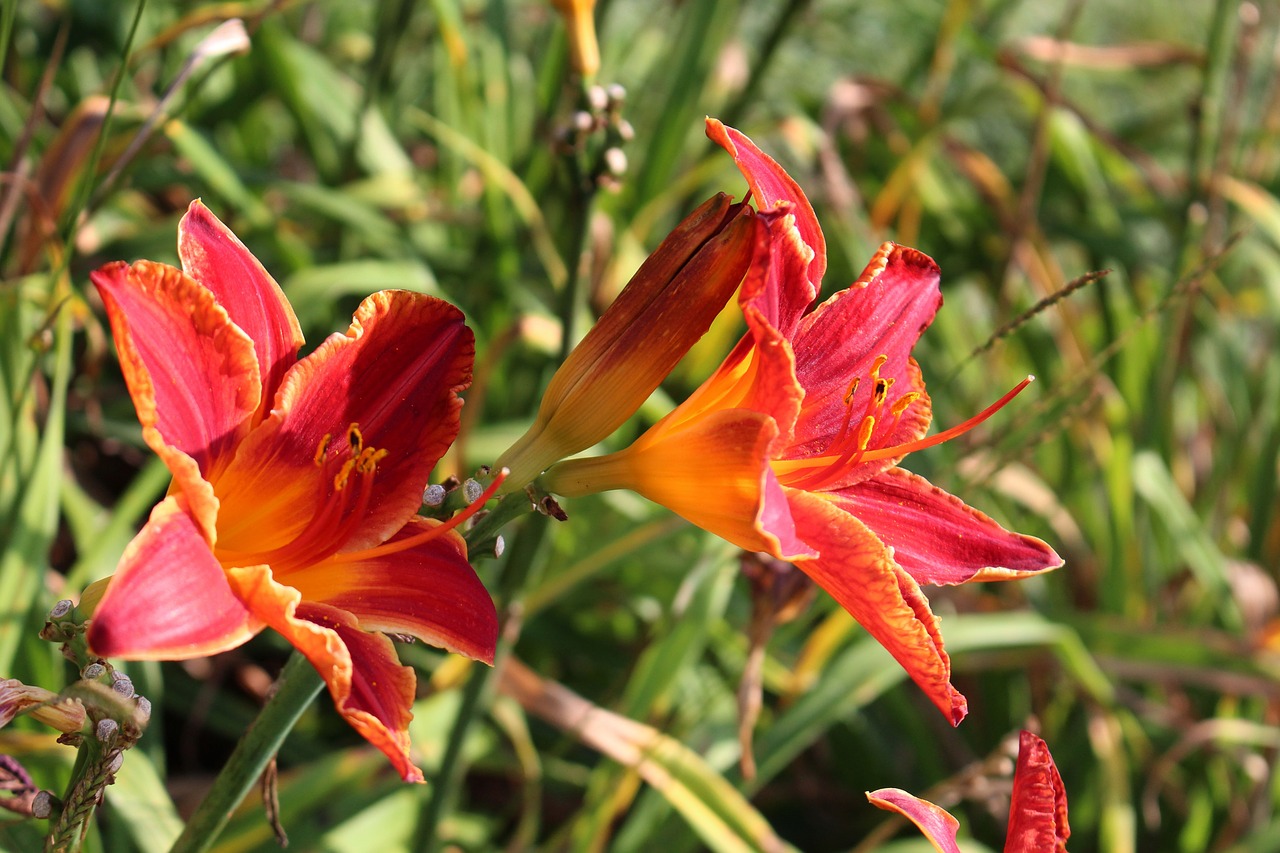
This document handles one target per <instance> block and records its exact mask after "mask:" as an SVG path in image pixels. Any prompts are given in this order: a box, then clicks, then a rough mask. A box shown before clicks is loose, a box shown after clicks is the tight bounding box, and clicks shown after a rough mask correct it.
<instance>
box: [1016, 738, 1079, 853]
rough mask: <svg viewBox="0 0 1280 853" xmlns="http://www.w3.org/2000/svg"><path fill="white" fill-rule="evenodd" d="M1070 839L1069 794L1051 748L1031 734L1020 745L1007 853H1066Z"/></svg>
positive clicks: (1021, 740) (1022, 739) (1020, 741)
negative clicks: (1053, 852) (1059, 773)
mask: <svg viewBox="0 0 1280 853" xmlns="http://www.w3.org/2000/svg"><path fill="white" fill-rule="evenodd" d="M1070 836H1071V827H1070V826H1068V825H1067V791H1066V788H1064V787H1063V785H1062V777H1061V776H1059V775H1058V768H1057V767H1056V766H1055V765H1054V763H1053V756H1052V755H1050V754H1049V747H1048V746H1047V745H1045V742H1044V741H1043V740H1041V739H1040V738H1038V737H1036V736H1035V735H1033V734H1032V733H1031V732H1023V733H1022V735H1021V737H1020V739H1019V742H1018V769H1017V771H1016V772H1015V773H1014V776H1013V801H1012V802H1011V803H1010V804H1009V834H1008V836H1007V837H1006V838H1005V843H1004V850H1005V853H1050V851H1056V853H1066V849H1067V839H1068V838H1069V837H1070Z"/></svg>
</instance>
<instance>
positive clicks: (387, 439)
mask: <svg viewBox="0 0 1280 853" xmlns="http://www.w3.org/2000/svg"><path fill="white" fill-rule="evenodd" d="M474 355H475V343H474V338H473V336H472V334H471V330H470V329H468V328H467V327H466V326H465V325H464V324H463V317H462V313H461V312H460V311H459V310H458V309H457V308H454V307H453V306H452V305H450V304H448V303H447V302H444V301H442V300H440V299H435V298H434V297H430V296H423V295H421V294H416V293H409V292H406V291H381V292H379V293H375V294H373V295H372V296H369V297H368V298H366V299H365V300H364V302H362V303H361V304H360V308H359V309H358V310H357V311H356V315H355V318H354V320H353V321H352V324H351V328H350V329H349V330H348V331H347V333H346V334H345V335H342V334H334V335H330V336H329V338H328V339H327V340H326V341H325V342H324V343H323V344H321V345H320V346H319V347H318V348H317V349H316V351H315V352H313V353H312V354H311V355H309V356H307V357H306V358H304V359H302V360H301V361H299V362H298V363H297V364H295V365H294V366H293V368H292V369H291V370H290V371H289V373H288V375H287V376H286V377H285V381H284V385H283V387H282V388H281V392H280V394H279V396H278V398H277V403H276V408H275V409H274V410H273V411H272V413H271V416H270V417H269V418H267V420H266V421H264V422H263V424H262V425H261V426H260V427H259V428H258V429H256V430H254V431H253V432H252V433H250V435H249V436H248V438H246V439H245V441H244V442H243V444H242V445H241V446H240V449H239V452H238V453H237V454H236V458H235V461H234V463H233V464H232V465H231V466H230V467H229V468H228V469H227V471H226V472H225V473H224V475H223V476H222V478H221V479H220V480H219V481H218V483H217V488H218V496H219V497H220V498H221V500H222V509H221V513H220V515H219V517H218V536H219V541H220V544H225V545H226V547H227V549H229V550H234V551H238V552H241V553H252V552H259V553H261V552H266V551H269V550H271V549H275V548H281V547H284V546H289V547H293V545H294V544H296V546H297V549H298V552H297V556H298V557H299V559H301V558H302V555H303V552H305V554H307V555H310V557H312V558H311V559H307V560H305V562H315V561H317V560H319V559H323V558H324V557H326V556H328V555H329V554H332V553H334V551H336V550H338V549H346V550H358V549H361V548H367V547H371V546H373V545H377V544H379V543H380V542H382V541H383V540H385V539H386V538H387V537H389V536H391V535H392V534H393V533H395V532H396V531H398V530H399V529H400V528H401V527H403V526H404V524H405V522H406V521H407V520H408V519H409V517H410V516H412V515H413V514H414V513H415V512H416V511H417V509H418V507H419V506H420V505H421V500H422V487H423V485H425V484H426V482H427V478H428V477H429V476H430V473H431V469H432V468H434V467H435V465H436V463H437V462H438V461H439V460H440V457H441V456H442V455H443V454H444V452H445V450H447V449H448V447H449V445H450V444H451V443H452V442H453V439H454V438H455V437H456V436H457V434H458V410H459V409H460V408H461V406H462V401H461V400H460V399H459V397H458V392H459V391H461V390H462V389H464V388H466V387H467V385H469V384H470V382H471V363H472V360H473V358H474ZM353 423H354V424H358V425H359V427H360V430H361V433H362V435H363V443H364V446H365V447H374V448H378V449H380V450H385V451H386V456H385V457H384V458H383V459H382V461H381V462H379V463H378V465H377V470H376V472H375V473H373V474H372V476H373V477H374V480H373V484H372V486H371V489H372V491H371V494H370V498H369V501H368V504H367V506H366V507H365V508H364V509H363V510H362V511H361V512H360V514H359V516H358V517H347V518H345V519H344V520H343V523H342V524H341V525H324V526H322V527H321V529H315V526H314V525H312V526H311V529H308V525H309V524H310V523H311V522H312V521H313V520H314V519H316V518H317V517H320V513H321V509H322V508H323V506H324V505H325V504H326V503H327V502H329V501H334V500H338V499H339V498H340V496H339V495H338V494H337V491H338V490H337V488H336V487H335V483H334V482H333V473H334V472H333V470H331V467H330V466H318V465H316V464H315V461H316V458H317V450H318V448H320V447H321V445H324V446H325V447H326V448H327V452H326V457H327V458H329V459H339V460H341V459H344V458H347V457H348V456H350V454H351V450H352V448H351V445H350V443H349V440H348V432H347V429H348V426H350V425H351V424H353ZM326 436H327V437H328V438H327V441H326ZM349 487H350V486H349ZM303 531H306V532H307V538H308V541H305V542H301V541H299V542H295V539H296V538H297V537H299V534H301V533H303ZM291 543H293V544H291ZM281 559H283V560H284V561H285V562H290V561H289V560H288V559H287V558H280V557H275V558H273V559H271V560H270V561H268V560H259V561H257V562H271V563H272V564H273V565H274V564H276V563H277V562H278V560H281ZM294 562H296V561H294ZM241 564H242V565H247V564H249V563H241Z"/></svg>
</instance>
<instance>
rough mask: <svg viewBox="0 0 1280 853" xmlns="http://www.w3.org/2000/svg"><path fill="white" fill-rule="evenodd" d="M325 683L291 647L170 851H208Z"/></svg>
mask: <svg viewBox="0 0 1280 853" xmlns="http://www.w3.org/2000/svg"><path fill="white" fill-rule="evenodd" d="M322 686H324V682H323V681H321V680H320V675H319V673H317V672H316V670H315V668H314V667H313V666H311V663H310V662H309V661H308V660H307V659H306V658H305V657H303V656H302V653H301V652H298V651H295V652H294V653H293V654H292V655H291V656H290V657H289V661H288V663H286V664H285V665H284V669H283V670H281V672H280V678H279V679H278V680H277V682H276V692H275V694H274V695H272V696H271V698H270V699H268V700H267V704H266V705H264V706H263V708H262V711H261V713H259V714H258V718H257V719H256V720H255V721H254V722H253V724H252V725H251V726H250V727H249V730H248V731H247V732H245V733H244V737H242V738H241V739H240V742H239V743H238V744H236V748H235V751H234V752H232V753H231V757H230V758H229V759H227V763H226V766H225V767H223V768H222V772H221V773H219V774H218V778H217V779H215V780H214V782H213V788H211V789H210V790H209V793H208V794H206V795H205V798H204V801H203V802H201V803H200V805H199V806H198V807H197V808H196V811H195V814H193V815H192V816H191V820H189V821H187V826H186V828H185V829H183V830H182V835H180V836H178V840H177V841H175V842H174V843H173V847H172V848H170V851H169V853H198V851H203V850H208V849H209V847H211V846H212V845H213V842H214V841H215V840H216V839H217V837H218V834H219V833H221V832H222V830H223V828H224V827H225V826H226V825H227V820H228V819H229V818H230V817H231V812H232V811H233V810H234V809H235V808H236V806H238V805H239V804H240V801H241V800H243V799H244V795H245V794H247V793H248V792H249V788H251V787H252V786H253V783H254V782H255V781H256V780H257V779H258V777H259V776H261V775H262V771H263V769H264V768H266V766H267V762H268V761H269V760H270V759H271V756H273V755H275V754H276V751H277V750H278V749H279V748H280V744H282V743H283V742H284V738H285V735H287V734H288V733H289V731H290V730H291V729H292V728H293V725H294V723H296V722H297V721H298V717H300V716H302V712H303V711H304V710H306V708H307V706H308V705H310V704H311V700H312V699H314V698H316V694H317V693H319V692H320V688H321V687H322Z"/></svg>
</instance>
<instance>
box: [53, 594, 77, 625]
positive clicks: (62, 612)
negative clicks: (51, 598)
mask: <svg viewBox="0 0 1280 853" xmlns="http://www.w3.org/2000/svg"><path fill="white" fill-rule="evenodd" d="M73 607H75V604H73V603H72V601H71V599H69V598H64V599H62V600H61V601H59V602H58V603H57V604H55V605H53V608H52V609H50V610H49V620H50V621H53V620H54V619H61V618H62V617H63V616H66V615H67V614H68V613H70V612H71V608H73Z"/></svg>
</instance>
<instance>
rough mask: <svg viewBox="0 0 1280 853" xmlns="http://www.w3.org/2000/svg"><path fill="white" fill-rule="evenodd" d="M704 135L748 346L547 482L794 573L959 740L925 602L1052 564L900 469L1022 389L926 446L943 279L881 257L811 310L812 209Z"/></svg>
mask: <svg viewBox="0 0 1280 853" xmlns="http://www.w3.org/2000/svg"><path fill="white" fill-rule="evenodd" d="M707 133H708V135H709V136H710V137H711V138H712V139H713V140H715V141H716V142H717V143H719V144H720V145H721V146H723V147H724V148H725V149H726V150H727V151H728V152H729V153H730V154H731V155H732V156H733V157H734V160H735V161H736V163H737V164H738V167H739V168H740V169H741V171H742V173H743V174H744V175H745V176H746V178H747V182H748V184H749V186H750V188H751V193H752V195H753V196H754V197H755V199H756V201H757V204H758V205H759V207H760V209H761V212H760V214H759V218H760V219H761V221H762V222H763V223H764V225H765V227H766V228H767V230H768V236H769V239H767V240H765V241H763V242H761V243H758V244H757V245H758V251H757V256H756V257H755V259H754V260H753V262H752V266H751V269H750V270H749V271H748V273H747V277H746V279H745V280H744V282H743V284H742V287H741V289H740V291H739V295H738V301H739V304H740V306H741V308H742V312H743V315H744V317H745V319H746V322H747V329H748V331H747V333H746V335H745V336H744V337H743V339H742V340H741V341H739V343H738V345H737V347H736V348H735V349H734V350H733V351H732V352H731V353H730V354H729V356H728V358H727V359H726V360H725V362H724V363H723V364H722V365H721V366H720V368H719V369H718V370H717V371H716V372H715V373H714V374H713V375H712V376H711V378H709V379H708V380H707V381H706V382H705V383H704V384H703V385H702V386H701V387H700V388H699V389H698V390H697V391H695V392H694V393H693V395H692V396H690V397H689V399H688V400H686V401H685V402H684V403H683V404H681V405H680V406H678V407H677V408H676V409H675V410H674V411H672V412H671V413H670V414H669V415H667V416H666V417H665V418H663V419H662V420H661V421H659V422H658V423H657V424H655V425H654V426H653V427H652V428H651V429H649V430H648V432H646V433H645V434H644V435H642V436H641V437H640V438H639V439H637V440H636V441H635V443H633V444H632V445H631V446H630V447H628V448H626V449H625V450H622V451H619V452H617V453H613V454H610V455H607V456H603V457H597V458H588V459H571V460H568V461H566V462H562V463H560V464H559V465H556V466H554V467H552V468H551V469H550V470H548V471H547V473H546V475H545V476H544V477H543V478H542V480H541V481H540V482H541V484H542V485H543V486H544V487H546V488H547V489H548V490H550V491H552V492H555V493H557V494H560V495H564V496H566V497H576V496H580V495H584V494H589V493H591V492H596V491H603V490H605V489H619V488H624V489H631V490H633V491H636V492H639V493H640V494H642V495H645V496H646V497H648V498H650V499H652V500H654V501H656V502H658V503H661V504H663V505H665V506H667V507H669V508H670V509H672V510H674V511H675V512H677V513H679V514H680V515H682V516H684V517H685V518H686V519H688V520H689V521H691V522H693V523H694V524H697V525H698V526H700V527H702V528H704V529H706V530H709V531H711V532H713V533H716V534H718V535H719V536H722V537H723V538H725V539H727V540H729V541H730V542H732V543H734V544H735V545H738V546H740V547H742V548H745V549H747V550H750V551H764V552H767V553H769V554H771V555H773V556H774V557H778V558H781V559H785V560H789V561H791V562H794V563H795V564H796V565H798V566H799V567H800V568H801V569H803V570H804V571H805V572H806V573H808V574H809V576H810V577H812V578H813V579H814V580H815V581H816V582H817V583H818V585H820V586H821V587H823V588H824V589H826V590H827V591H828V592H829V593H831V594H832V595H833V596H834V597H835V598H836V600H837V601H838V602H839V603H840V604H841V606H843V607H844V608H845V609H846V610H847V611H848V612H849V613H850V614H852V615H853V616H854V618H856V619H857V620H858V621H859V622H860V623H862V625H863V626H864V627H865V628H866V629H867V630H868V631H869V632H870V633H871V634H872V635H873V636H874V637H875V638H876V639H877V640H879V642H880V643H881V644H882V645H884V647H885V648H886V649H888V650H889V652H890V653H891V654H893V656H894V657H895V658H897V660H898V661H899V663H901V664H902V666H903V667H904V668H905V669H906V670H907V672H908V674H910V675H911V677H912V678H913V679H914V680H915V681H916V682H917V684H919V685H920V686H921V687H922V688H923V689H924V690H925V692H926V693H927V694H928V695H929V697H930V698H931V699H932V700H933V702H934V703H935V704H936V705H938V707H939V708H940V709H941V710H942V712H943V713H944V714H946V716H947V717H948V719H950V720H951V722H952V723H953V724H954V723H958V722H959V721H960V720H961V719H963V717H964V715H965V713H966V712H967V706H966V703H965V699H964V697H963V696H962V695H960V693H959V692H957V691H956V690H955V688H953V687H952V685H951V664H950V660H949V658H948V657H947V654H946V652H945V651H944V650H943V645H942V636H941V633H940V632H939V627H938V620H937V619H936V617H935V616H934V615H933V613H932V612H931V611H930V610H929V604H928V601H927V600H926V599H925V597H924V594H923V593H922V592H921V590H920V584H922V583H938V584H958V583H964V582H966V581H971V580H997V579H1007V578H1015V577H1022V576H1025V575H1028V574H1033V573H1035V572H1040V571H1044V570H1045V569H1050V568H1054V567H1056V566H1059V565H1061V564H1062V560H1061V559H1060V558H1059V557H1058V555H1057V554H1056V553H1054V551H1053V549H1052V548H1050V547H1049V546H1048V545H1046V544H1045V543H1044V542H1041V541H1040V540H1039V539H1034V538H1032V537H1030V536H1021V535H1019V534H1016V533H1011V532H1009V531H1007V530H1005V529H1004V528H1002V527H1000V525H998V524H997V523H996V522H995V521H993V520H992V519H990V518H988V517H987V516H986V515H983V514H982V513H980V512H978V511H977V510H975V509H973V508H971V507H969V506H966V505H965V504H964V503H963V502H961V501H960V500H959V499H958V498H955V497H952V496H951V495H949V494H947V493H946V492H944V491H942V490H941V489H939V488H937V487H935V486H933V485H931V484H930V483H929V482H927V481H926V480H924V479H923V478H921V477H918V476H916V475H915V474H911V473H909V472H907V471H905V470H903V469H901V468H899V467H897V464H898V462H899V461H900V460H901V459H902V458H903V457H904V456H906V455H907V454H908V453H910V452H912V451H914V450H919V449H922V448H925V447H929V446H931V445H933V444H937V443H939V442H941V441H944V440H946V439H948V438H950V437H952V436H954V435H956V434H958V433H960V432H963V431H965V430H967V429H969V428H971V427H972V426H974V425H975V424H976V423H978V422H980V421H981V420H983V419H985V418H986V417H988V416H989V415H990V414H992V413H993V412H994V411H996V410H997V409H998V408H1000V407H1001V406H1002V405H1004V404H1005V403H1006V402H1007V401H1008V400H1009V399H1011V398H1012V397H1013V395H1014V394H1016V393H1017V392H1018V391H1020V390H1021V389H1022V387H1024V386H1025V384H1026V383H1025V382H1024V383H1022V384H1021V385H1019V386H1018V387H1017V388H1015V389H1014V390H1013V391H1011V392H1010V393H1009V394H1006V395H1005V396H1004V397H1003V398H1002V399H1001V400H1000V401H998V402H997V403H996V404H994V405H993V406H991V407H990V408H989V409H987V410H986V411H984V412H982V413H981V414H980V415H978V416H977V417H975V418H973V419H971V420H969V421H966V422H965V423H963V424H961V425H960V426H958V427H955V428H953V429H949V430H947V431H945V432H942V433H939V434H937V435H934V436H932V437H930V438H925V437H924V436H925V433H926V431H927V430H928V427H929V422H930V419H931V413H932V409H931V406H930V401H929V396H928V395H927V394H926V393H925V388H924V380H923V378H922V377H921V373H920V368H919V366H918V365H917V364H916V362H915V360H914V359H913V358H912V357H911V354H910V353H911V348H912V346H913V345H914V344H915V342H916V339H917V338H918V337H919V335H920V333H921V332H922V331H923V330H924V329H925V327H926V326H928V325H929V323H930V322H931V321H932V319H933V315H934V313H935V312H936V311H937V309H938V307H939V305H940V304H941V302H942V296H941V294H940V292H939V290H938V280H939V275H938V267H937V265H936V264H934V262H933V261H932V260H931V259H930V258H928V257H927V256H925V255H924V254H922V253H920V252H917V251H915V250H914V249H908V248H904V247H901V246H896V245H894V244H892V243H886V244H885V245H884V246H882V247H881V249H880V251H879V252H877V253H876V255H875V257H874V258H872V260H871V263H870V264H868V266H867V268H866V270H864V271H863V273H862V275H861V277H859V279H858V280H857V281H856V282H855V283H854V284H853V285H852V286H850V287H849V288H848V289H847V290H844V291H841V292H840V293H837V294H836V295H835V296H833V297H831V298H830V299H829V300H827V301H826V302H825V303H823V304H822V305H820V306H818V307H816V308H814V309H812V310H808V309H809V306H810V304H811V303H812V302H813V301H814V299H815V297H816V296H817V293H818V290H819V284H820V282H821V280H822V274H823V272H824V271H825V269H826V250H825V242H824V239H823V236H822V230H821V228H820V227H819V226H818V222H817V219H816V218H815V216H814V213H813V208H812V207H811V206H810V205H809V202H808V199H806V198H805V196H804V193H803V192H801V190H800V188H799V186H797V185H796V183H795V181H793V180H792V179H791V177H790V176H789V175H787V173H786V172H785V171H783V170H782V168H781V167H780V166H779V165H778V164H777V163H775V162H774V161H773V160H772V159H770V158H769V157H768V156H767V155H765V154H764V153H763V152H761V151H760V150H759V149H758V148H756V147H755V145H754V144H752V142H751V140H749V139H748V138H747V137H746V136H744V135H743V134H741V133H739V132H738V131H736V130H732V129H730V128H726V127H725V126H724V125H722V124H720V123H719V122H717V121H715V120H713V119H709V120H708V123H707ZM1028 381H1029V380H1028Z"/></svg>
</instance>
